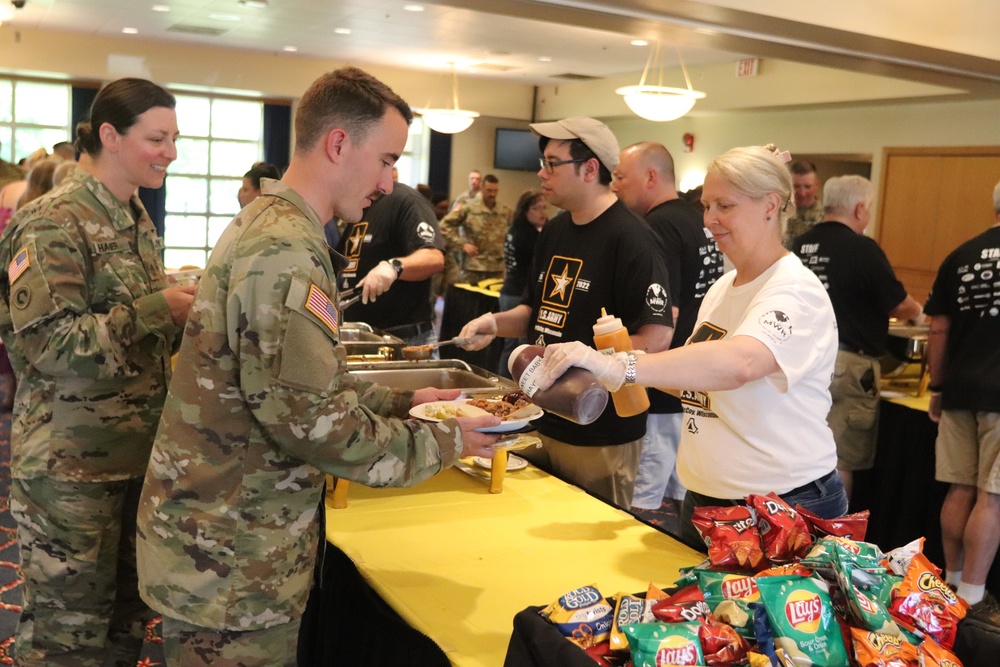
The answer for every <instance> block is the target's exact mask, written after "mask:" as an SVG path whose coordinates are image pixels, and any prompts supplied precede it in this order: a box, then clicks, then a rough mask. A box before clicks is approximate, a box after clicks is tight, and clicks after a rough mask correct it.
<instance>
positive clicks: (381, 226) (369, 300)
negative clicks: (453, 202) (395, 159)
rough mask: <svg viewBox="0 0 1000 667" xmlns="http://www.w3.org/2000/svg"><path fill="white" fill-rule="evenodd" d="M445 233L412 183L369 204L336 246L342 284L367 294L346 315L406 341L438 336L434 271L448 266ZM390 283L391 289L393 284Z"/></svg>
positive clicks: (427, 340) (429, 340) (431, 339)
mask: <svg viewBox="0 0 1000 667" xmlns="http://www.w3.org/2000/svg"><path fill="white" fill-rule="evenodd" d="M443 248H444V239H443V238H442V237H441V233H440V231H439V230H438V222H437V216H436V215H435V214H434V208H433V207H432V206H431V203H430V202H429V201H428V200H427V198H426V197H424V196H423V195H422V194H420V193H419V192H417V191H416V190H414V189H413V188H411V187H410V186H408V185H404V184H402V183H395V184H394V185H393V189H392V192H391V193H390V194H387V195H384V196H382V197H379V198H378V199H377V200H375V202H373V203H372V205H371V206H369V207H368V208H367V209H366V210H365V213H364V216H363V218H362V220H361V222H356V223H354V224H351V225H348V226H347V228H345V229H344V232H343V234H341V237H340V243H339V245H338V246H337V250H338V251H339V252H340V253H341V254H342V255H344V257H346V258H347V261H348V265H347V268H346V269H344V270H343V272H341V274H340V279H339V284H338V287H339V288H340V289H342V290H343V289H350V288H352V287H355V286H357V285H359V284H360V285H361V287H362V290H363V295H364V296H363V298H362V300H361V301H359V302H358V303H355V304H354V305H352V306H350V307H349V308H348V309H347V310H346V311H345V312H344V319H345V320H347V321H351V322H366V323H368V324H370V325H372V326H373V327H375V328H377V329H381V330H383V331H385V332H387V333H390V334H393V335H394V336H398V337H400V338H402V339H403V340H405V341H406V343H407V344H408V345H423V344H426V343H433V342H434V341H435V334H434V321H433V320H434V316H433V311H432V305H431V299H430V294H431V276H433V275H434V274H435V273H438V272H440V271H441V269H442V268H444V253H443V252H442V249H443ZM390 288H391V289H390Z"/></svg>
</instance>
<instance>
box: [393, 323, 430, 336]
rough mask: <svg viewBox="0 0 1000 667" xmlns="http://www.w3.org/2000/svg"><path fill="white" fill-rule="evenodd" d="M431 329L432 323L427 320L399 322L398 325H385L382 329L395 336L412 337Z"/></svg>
mask: <svg viewBox="0 0 1000 667" xmlns="http://www.w3.org/2000/svg"><path fill="white" fill-rule="evenodd" d="M433 329H434V323H433V322H431V321H430V320H428V321H426V322H417V323H416V324H401V325H399V326H398V327H386V328H385V329H382V331H384V332H386V333H390V334H392V335H393V336H396V337H397V338H413V337H414V336H419V335H420V334H423V333H427V332H428V331H431V330H433Z"/></svg>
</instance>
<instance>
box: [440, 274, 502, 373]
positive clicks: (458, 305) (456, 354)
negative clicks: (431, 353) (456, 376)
mask: <svg viewBox="0 0 1000 667" xmlns="http://www.w3.org/2000/svg"><path fill="white" fill-rule="evenodd" d="M499 309H500V295H499V293H497V294H496V295H493V294H483V293H482V292H477V291H474V290H470V289H465V288H464V287H459V286H457V285H449V286H448V289H447V291H446V292H445V296H444V310H443V311H442V312H441V336H440V340H448V339H450V338H454V337H455V336H457V335H458V334H460V333H461V332H462V327H464V326H465V325H466V324H468V323H469V320H472V319H474V318H476V317H479V316H480V315H483V314H484V313H495V312H497V311H498V310H499ZM504 340H505V339H503V338H497V339H495V340H494V341H493V342H492V343H490V344H489V345H488V346H486V347H485V348H483V349H482V350H476V351H473V352H470V351H467V350H463V349H462V348H460V347H458V346H457V345H446V346H444V347H442V348H440V355H441V358H442V359H461V360H462V361H465V362H466V363H468V364H471V365H473V366H478V367H479V368H484V369H486V370H488V371H490V372H491V373H496V372H497V370H498V367H499V365H500V353H501V352H502V351H503V344H504Z"/></svg>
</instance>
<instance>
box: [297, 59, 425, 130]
mask: <svg viewBox="0 0 1000 667" xmlns="http://www.w3.org/2000/svg"><path fill="white" fill-rule="evenodd" d="M390 107H392V108H394V109H396V110H397V111H398V112H399V113H400V114H401V115H402V116H403V118H404V119H405V120H406V123H407V125H409V123H410V122H412V121H413V111H411V110H410V106H409V105H408V104H407V103H406V102H405V101H403V98H401V97H400V96H399V95H397V94H396V93H395V92H393V90H392V89H391V88H389V86H387V85H385V84H384V83H382V82H381V81H379V80H378V79H376V78H375V77H373V76H372V75H371V74H368V73H367V72H364V71H362V70H360V69H358V68H357V67H343V68H341V69H338V70H334V71H333V72H330V73H328V74H324V75H323V76H321V77H320V78H318V79H316V81H314V82H313V84H312V85H311V86H309V89H308V90H306V92H305V94H304V95H303V96H302V99H301V100H300V101H299V107H298V110H297V111H296V113H295V149H296V150H309V149H311V148H312V147H313V146H315V145H316V142H317V141H319V140H320V139H321V138H322V137H323V136H325V135H326V133H327V132H329V131H330V130H332V129H334V128H338V127H339V128H342V129H344V130H345V131H346V132H347V133H348V134H349V135H350V136H351V139H352V140H354V141H364V140H365V138H366V136H367V133H368V130H369V129H370V128H371V127H372V126H374V125H375V124H377V123H378V122H379V121H380V120H382V117H383V116H385V113H386V111H387V110H388V109H389V108H390Z"/></svg>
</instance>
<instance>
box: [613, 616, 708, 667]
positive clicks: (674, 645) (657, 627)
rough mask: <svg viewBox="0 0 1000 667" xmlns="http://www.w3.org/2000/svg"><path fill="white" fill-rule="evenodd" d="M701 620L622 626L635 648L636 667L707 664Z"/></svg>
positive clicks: (631, 648)
mask: <svg viewBox="0 0 1000 667" xmlns="http://www.w3.org/2000/svg"><path fill="white" fill-rule="evenodd" d="M700 628H701V624H700V623H641V624H639V625H626V626H625V627H624V628H622V631H623V632H624V633H625V636H626V637H628V646H629V650H630V651H631V652H632V667H663V666H665V665H670V666H671V667H673V666H675V665H704V664H705V656H704V655H703V654H702V652H701V641H700V640H699V639H698V630H699V629H700Z"/></svg>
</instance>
